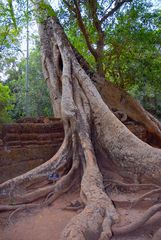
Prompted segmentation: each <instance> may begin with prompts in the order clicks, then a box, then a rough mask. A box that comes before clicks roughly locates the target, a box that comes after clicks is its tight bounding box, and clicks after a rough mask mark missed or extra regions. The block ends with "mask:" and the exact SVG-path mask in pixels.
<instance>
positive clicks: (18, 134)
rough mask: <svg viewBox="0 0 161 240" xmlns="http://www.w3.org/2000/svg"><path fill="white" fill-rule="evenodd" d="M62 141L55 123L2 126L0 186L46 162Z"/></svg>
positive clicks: (58, 125) (57, 123)
mask: <svg viewBox="0 0 161 240" xmlns="http://www.w3.org/2000/svg"><path fill="white" fill-rule="evenodd" d="M34 121H35V120H34ZM63 137H64V132H63V125H62V123H61V121H60V120H59V119H53V120H50V121H48V122H46V123H44V122H40V121H39V122H32V121H30V122H19V123H13V124H7V125H4V126H3V128H2V132H1V139H0V182H3V181H6V180H7V179H9V178H12V177H15V176H18V175H20V174H22V173H24V172H26V171H28V170H30V169H32V168H34V167H36V166H38V165H40V164H42V163H44V162H45V161H47V160H48V159H50V158H51V157H52V156H53V155H54V154H55V153H56V152H57V150H58V149H59V147H60V145H61V143H62V141H63Z"/></svg>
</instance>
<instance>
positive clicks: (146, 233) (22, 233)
mask: <svg viewBox="0 0 161 240" xmlns="http://www.w3.org/2000/svg"><path fill="white" fill-rule="evenodd" d="M141 194H142V193H141ZM111 195H112V198H113V199H114V200H115V201H114V202H115V206H116V208H117V210H118V212H119V214H120V223H119V225H120V226H123V225H126V224H129V223H131V222H133V221H136V220H137V219H139V217H140V216H141V215H143V213H144V211H145V209H147V208H148V207H147V206H148V205H149V203H148V200H147V201H146V202H143V203H142V204H140V205H139V206H138V207H137V208H131V205H130V204H128V202H129V203H130V198H132V197H134V196H135V197H136V196H137V194H136V193H130V194H127V193H126V194H123V193H119V192H116V191H114V192H113V193H111ZM74 200H78V201H80V198H79V191H78V190H75V191H74V190H73V191H71V192H69V193H66V194H64V195H63V196H61V197H60V198H59V199H57V200H56V201H55V202H54V203H53V204H52V206H50V207H47V208H43V209H40V210H24V211H19V212H17V213H15V214H14V215H13V216H12V218H11V219H10V222H9V213H3V214H2V213H1V214H0V240H51V239H54V240H59V238H60V233H61V232H62V230H63V229H64V227H65V225H66V224H67V223H68V222H69V221H70V219H71V218H72V217H73V216H75V215H76V214H78V213H79V212H80V211H81V210H77V211H71V210H63V208H64V207H66V206H68V205H69V204H70V203H71V202H73V201H74ZM10 214H11V213H10ZM160 218H161V213H157V214H156V215H155V217H153V218H152V219H151V220H150V221H149V222H147V224H146V225H145V226H144V227H141V228H140V229H138V230H137V231H135V232H133V233H131V234H128V235H126V236H125V235H124V236H122V237H121V236H119V237H113V238H112V240H150V239H151V238H152V236H153V233H154V232H155V231H156V230H157V229H158V228H159V226H160V227H161V222H160V221H159V219H160ZM91 240H93V239H91Z"/></svg>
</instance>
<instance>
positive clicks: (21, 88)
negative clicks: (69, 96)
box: [6, 40, 53, 120]
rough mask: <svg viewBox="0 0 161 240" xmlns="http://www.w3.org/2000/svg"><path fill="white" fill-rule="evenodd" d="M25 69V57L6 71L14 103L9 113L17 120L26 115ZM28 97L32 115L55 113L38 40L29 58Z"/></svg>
mask: <svg viewBox="0 0 161 240" xmlns="http://www.w3.org/2000/svg"><path fill="white" fill-rule="evenodd" d="M25 71H26V60H25V58H23V59H21V61H20V62H19V63H17V64H16V65H15V66H14V67H13V66H12V68H8V70H7V71H6V74H7V75H8V78H7V81H6V85H7V86H8V87H9V88H10V90H11V94H12V104H13V109H11V110H10V111H9V114H10V116H11V118H12V119H15V120H16V119H18V118H21V117H23V116H25V96H26V91H25V87H26V85H25ZM28 97H29V99H28V100H29V101H28V102H29V114H30V116H31V117H39V116H51V115H52V114H53V112H52V107H51V103H50V97H49V93H48V90H47V85H46V82H45V80H44V78H43V74H42V68H41V59H40V46H39V42H38V41H37V40H36V46H35V49H33V50H32V51H31V53H30V58H29V92H28Z"/></svg>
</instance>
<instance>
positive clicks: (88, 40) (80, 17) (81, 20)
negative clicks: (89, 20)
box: [74, 0, 97, 57]
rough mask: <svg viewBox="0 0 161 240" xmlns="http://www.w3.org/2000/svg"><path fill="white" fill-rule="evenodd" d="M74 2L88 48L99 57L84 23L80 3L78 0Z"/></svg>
mask: <svg viewBox="0 0 161 240" xmlns="http://www.w3.org/2000/svg"><path fill="white" fill-rule="evenodd" d="M74 4H75V7H76V16H77V21H78V25H79V27H80V30H81V32H82V33H83V35H84V38H85V40H86V44H87V47H88V49H89V50H90V52H91V53H92V55H93V56H94V57H97V52H96V50H95V49H94V48H93V47H92V44H91V42H90V39H89V33H88V32H87V29H86V27H85V25H84V23H83V19H82V16H81V13H80V9H79V3H78V1H77V0H74Z"/></svg>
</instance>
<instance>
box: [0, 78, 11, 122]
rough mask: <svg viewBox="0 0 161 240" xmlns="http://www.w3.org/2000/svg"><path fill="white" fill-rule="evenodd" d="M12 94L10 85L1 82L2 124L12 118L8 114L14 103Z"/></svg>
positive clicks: (0, 119) (0, 113) (0, 120)
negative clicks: (12, 102)
mask: <svg viewBox="0 0 161 240" xmlns="http://www.w3.org/2000/svg"><path fill="white" fill-rule="evenodd" d="M10 101H11V95H10V89H9V87H8V86H4V85H3V84H2V83H1V82H0V124H2V123H4V122H8V121H9V120H10V118H9V115H8V112H7V111H8V110H11V109H12V105H11V103H10Z"/></svg>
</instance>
